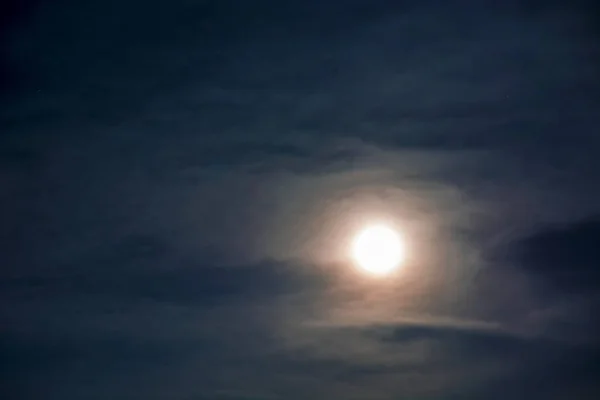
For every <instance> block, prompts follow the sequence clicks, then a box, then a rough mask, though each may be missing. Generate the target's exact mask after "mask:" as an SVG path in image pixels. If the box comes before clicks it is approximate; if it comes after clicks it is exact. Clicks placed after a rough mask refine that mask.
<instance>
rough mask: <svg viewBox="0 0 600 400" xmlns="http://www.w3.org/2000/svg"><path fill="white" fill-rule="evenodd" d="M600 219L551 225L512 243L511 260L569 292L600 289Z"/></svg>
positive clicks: (508, 253)
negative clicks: (599, 244)
mask: <svg viewBox="0 0 600 400" xmlns="http://www.w3.org/2000/svg"><path fill="white" fill-rule="evenodd" d="M599 240H600V222H599V221H598V219H597V218H592V219H588V220H584V221H580V222H573V223H569V224H563V225H561V226H551V227H548V228H545V229H542V230H540V231H538V232H535V233H533V234H531V235H530V236H528V237H525V238H523V239H522V240H520V241H517V242H515V243H511V244H510V245H509V247H508V249H507V250H506V252H507V254H506V256H507V257H508V260H509V261H510V262H513V263H517V264H518V265H519V266H520V267H522V268H524V269H526V270H527V271H528V272H529V273H531V274H532V275H534V276H535V277H536V278H537V279H539V280H541V281H543V282H545V283H546V284H548V285H550V286H551V287H552V288H553V289H555V290H558V291H561V292H566V293H581V291H582V290H585V291H589V290H593V291H597V290H598V289H600V268H599V266H600V250H599V248H598V246H597V243H598V241H599Z"/></svg>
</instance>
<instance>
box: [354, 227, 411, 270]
mask: <svg viewBox="0 0 600 400" xmlns="http://www.w3.org/2000/svg"><path fill="white" fill-rule="evenodd" d="M352 257H353V259H354V261H355V262H356V264H357V266H358V267H359V268H360V269H362V270H363V271H366V272H368V273H370V274H373V275H378V276H384V275H388V274H390V273H391V272H392V271H394V270H395V269H397V268H398V267H399V266H400V265H401V264H402V262H403V261H404V259H405V245H404V241H403V239H402V237H401V236H400V234H398V233H397V232H396V231H395V230H394V229H392V228H390V227H388V226H385V225H372V226H368V227H366V228H364V229H363V230H361V231H360V232H359V233H358V234H357V235H356V237H355V238H354V240H353V243H352Z"/></svg>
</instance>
